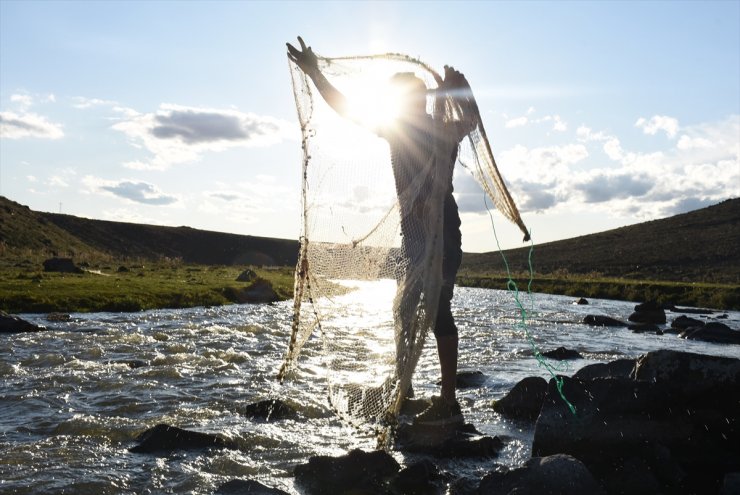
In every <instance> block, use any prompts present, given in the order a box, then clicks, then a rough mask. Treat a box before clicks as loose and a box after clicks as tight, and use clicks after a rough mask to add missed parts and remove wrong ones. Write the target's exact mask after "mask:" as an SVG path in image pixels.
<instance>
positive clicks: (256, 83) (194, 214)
mask: <svg viewBox="0 0 740 495" xmlns="http://www.w3.org/2000/svg"><path fill="white" fill-rule="evenodd" d="M299 34H300V35H302V36H303V37H304V39H305V40H306V41H307V42H308V43H309V44H310V45H312V46H313V48H314V49H315V51H316V52H317V53H320V54H322V55H326V56H340V55H357V54H370V53H384V52H400V53H406V54H408V55H412V56H416V57H419V58H421V59H422V60H424V61H425V62H427V63H429V64H430V65H432V66H433V67H435V68H437V69H439V70H441V68H442V66H443V65H444V64H450V65H454V66H455V67H456V68H458V69H460V70H461V71H462V72H464V73H465V75H466V76H467V78H468V80H469V81H470V83H471V85H472V88H473V91H474V93H475V95H476V97H477V100H478V103H479V106H480V108H481V112H482V114H483V119H484V123H485V125H486V129H487V131H488V135H489V138H490V140H491V145H492V147H493V152H494V155H495V156H496V160H497V162H498V164H499V168H500V170H501V172H502V174H503V175H504V178H505V179H506V181H507V183H508V184H509V186H510V189H511V192H512V195H513V196H514V199H515V200H516V202H517V203H518V205H519V207H520V210H521V211H522V215H523V218H524V220H525V223H527V225H528V226H529V227H530V228H531V229H532V232H533V238H534V241H535V242H536V243H543V242H548V241H552V240H556V239H562V238H567V237H573V236H577V235H583V234H588V233H591V232H596V231H601V230H606V229H609V228H614V227H618V226H622V225H627V224H630V223H635V222H640V221H645V220H649V219H655V218H661V217H665V216H669V215H673V214H676V213H681V212H684V211H688V210H691V209H695V208H699V207H702V206H707V205H710V204H714V203H717V202H719V201H721V200H723V199H727V198H731V197H737V196H740V2H738V1H724V2H708V1H704V2H601V1H600V2H503V1H502V2H390V1H388V2H240V1H229V2H213V1H210V2H196V1H188V2H177V1H167V2H134V1H128V2H123V1H122V2H114V1H99V2H94V1H85V2H61V1H40V2H34V1H28V0H24V1H9V0H0V195H3V196H6V197H8V198H10V199H12V200H14V201H17V202H19V203H22V204H25V205H28V206H30V207H31V208H32V209H35V210H43V211H53V212H57V211H60V209H61V211H62V212H64V213H69V214H73V215H78V216H84V217H90V218H99V219H107V220H119V221H132V222H142V223H154V224H161V225H188V226H191V227H195V228H201V229H208V230H216V231H225V232H235V233H240V234H250V235H261V236H272V237H282V238H293V239H294V238H297V237H298V235H299V234H300V225H299V222H300V213H299V207H300V196H299V194H300V193H299V191H300V188H299V181H300V164H301V151H300V140H299V139H300V136H299V135H298V130H297V127H296V123H297V117H296V111H295V107H294V101H293V95H292V92H291V85H290V76H289V72H288V65H287V59H286V56H285V42H286V41H293V40H295V37H296V36H297V35H299ZM225 123H226V124H228V125H226V126H224V124H225ZM469 188H470V184H469V180H466V179H465V177H463V176H462V175H461V176H459V177H458V178H456V190H457V191H458V194H459V197H458V199H459V202H460V206H461V209H462V210H463V214H462V217H463V249H464V250H466V251H490V250H494V249H495V248H496V245H495V240H494V238H493V235H492V232H491V226H490V221H489V219H488V216H487V215H485V214H484V213H482V212H481V211H479V210H480V208H479V205H480V200H479V199H478V200H475V201H476V203H475V204H474V203H473V200H472V199H471V198H472V197H473V195H471V194H469V191H470V189H469ZM494 218H495V219H496V230H497V233H498V236H499V239H500V241H501V245H502V247H516V246H519V245H520V240H521V235H519V234H518V232H517V231H516V228H515V227H513V226H509V225H508V224H507V223H506V222H504V221H503V220H502V218H501V217H500V216H495V217H494Z"/></svg>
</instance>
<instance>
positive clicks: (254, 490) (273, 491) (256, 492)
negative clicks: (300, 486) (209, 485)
mask: <svg viewBox="0 0 740 495" xmlns="http://www.w3.org/2000/svg"><path fill="white" fill-rule="evenodd" d="M216 495H289V494H288V492H284V491H283V490H278V489H277V488H271V487H269V486H266V485H263V484H262V483H260V482H259V481H254V480H231V481H227V482H226V483H224V484H223V485H221V486H220V487H218V490H216Z"/></svg>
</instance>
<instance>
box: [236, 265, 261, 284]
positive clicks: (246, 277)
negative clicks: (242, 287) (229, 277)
mask: <svg viewBox="0 0 740 495" xmlns="http://www.w3.org/2000/svg"><path fill="white" fill-rule="evenodd" d="M256 279H257V274H256V273H255V272H254V270H250V269H249V268H247V269H246V270H244V271H243V272H241V273H240V274H239V276H238V277H236V281H237V282H252V281H253V280H256Z"/></svg>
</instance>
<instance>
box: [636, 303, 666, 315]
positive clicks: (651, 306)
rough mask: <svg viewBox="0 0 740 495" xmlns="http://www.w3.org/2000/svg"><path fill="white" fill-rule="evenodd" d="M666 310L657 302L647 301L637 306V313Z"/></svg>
mask: <svg viewBox="0 0 740 495" xmlns="http://www.w3.org/2000/svg"><path fill="white" fill-rule="evenodd" d="M664 309H665V308H664V307H663V306H662V305H661V304H658V303H657V302H656V301H646V302H644V303H641V304H637V305H635V311H637V312H642V311H663V310H664Z"/></svg>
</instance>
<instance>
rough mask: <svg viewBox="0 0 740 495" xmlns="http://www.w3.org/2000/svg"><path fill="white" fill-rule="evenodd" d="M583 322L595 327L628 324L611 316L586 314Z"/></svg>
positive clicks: (624, 325) (623, 325)
mask: <svg viewBox="0 0 740 495" xmlns="http://www.w3.org/2000/svg"><path fill="white" fill-rule="evenodd" d="M583 323H585V324H586V325H591V326H594V327H626V326H627V324H626V323H625V322H623V321H620V320H617V319H614V318H610V317H609V316H603V315H586V317H585V318H584V319H583Z"/></svg>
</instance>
